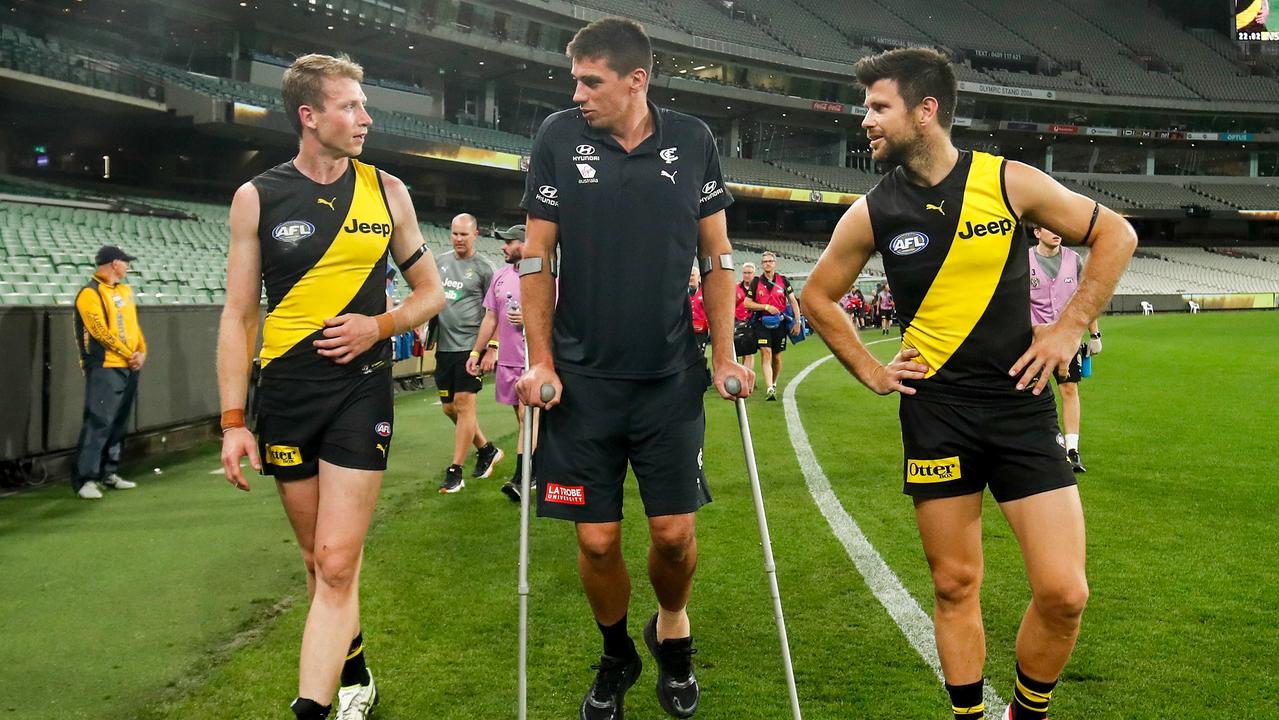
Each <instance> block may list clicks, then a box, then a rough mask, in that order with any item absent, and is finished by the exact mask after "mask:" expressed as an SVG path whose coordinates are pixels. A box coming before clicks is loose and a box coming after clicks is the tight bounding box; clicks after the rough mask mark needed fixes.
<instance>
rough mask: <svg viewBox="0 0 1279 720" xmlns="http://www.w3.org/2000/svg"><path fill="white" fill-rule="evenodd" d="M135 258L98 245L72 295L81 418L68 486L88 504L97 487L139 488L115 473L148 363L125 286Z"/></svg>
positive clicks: (129, 290) (97, 496)
mask: <svg viewBox="0 0 1279 720" xmlns="http://www.w3.org/2000/svg"><path fill="white" fill-rule="evenodd" d="M134 259H135V258H134V257H133V256H132V255H129V254H128V253H126V252H125V251H123V250H121V249H120V248H118V247H115V246H114V245H104V246H102V247H101V248H100V249H99V250H98V254H97V256H96V257H95V258H94V262H95V263H96V264H97V266H98V269H97V271H96V272H95V273H94V274H93V277H92V278H91V279H90V280H89V282H88V283H86V284H85V286H84V287H83V288H81V289H80V292H79V293H78V294H77V295H76V301H75V306H76V316H75V326H76V327H75V329H76V339H77V340H78V341H79V345H80V369H81V370H82V371H84V419H83V420H82V421H81V424H80V439H79V441H78V443H77V446H76V466H75V475H73V476H72V478H71V487H72V489H73V490H75V491H76V494H77V495H79V496H80V497H82V498H85V499H86V500H98V499H101V498H102V490H100V489H99V487H98V486H99V485H105V486H106V487H109V488H114V489H116V490H127V489H129V488H135V487H137V486H138V485H137V483H133V482H129V481H128V480H125V479H124V478H122V477H120V476H119V475H117V474H116V470H117V469H119V467H120V452H121V450H122V449H123V446H124V436H125V434H126V432H127V429H128V426H129V412H130V411H131V410H132V409H133V399H134V397H135V396H136V395H137V394H138V373H139V372H140V371H141V370H142V366H143V365H144V364H145V363H146V361H147V341H146V338H145V337H143V336H142V326H140V325H139V324H138V307H137V305H136V304H135V303H134V302H133V289H132V288H130V287H129V286H128V285H125V284H124V278H125V276H126V275H128V273H129V263H131V262H133V260H134Z"/></svg>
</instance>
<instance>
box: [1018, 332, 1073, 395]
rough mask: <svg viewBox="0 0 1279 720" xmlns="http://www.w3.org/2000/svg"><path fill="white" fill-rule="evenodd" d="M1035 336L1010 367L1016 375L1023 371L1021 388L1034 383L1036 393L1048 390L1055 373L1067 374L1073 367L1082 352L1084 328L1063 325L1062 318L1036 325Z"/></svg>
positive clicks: (1019, 387) (1019, 384) (1020, 381)
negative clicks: (1081, 342)
mask: <svg viewBox="0 0 1279 720" xmlns="http://www.w3.org/2000/svg"><path fill="white" fill-rule="evenodd" d="M1034 331H1035V339H1034V340H1033V341H1032V342H1031V343H1030V347H1029V348H1027V349H1026V352H1024V353H1022V355H1021V357H1020V358H1018V359H1017V362H1016V363H1014V364H1013V366H1012V367H1011V368H1010V369H1009V370H1008V374H1009V375H1010V376H1012V377H1016V376H1018V375H1021V377H1020V378H1019V379H1018V380H1017V389H1018V390H1025V389H1026V388H1028V387H1030V386H1031V385H1033V386H1034V389H1033V390H1031V392H1032V393H1033V394H1035V395H1038V394H1039V393H1041V392H1043V391H1044V388H1045V387H1047V386H1048V379H1049V378H1050V377H1051V376H1052V375H1059V376H1061V377H1065V376H1066V374H1067V373H1068V372H1069V371H1070V361H1071V360H1074V359H1075V354H1076V353H1078V352H1079V336H1080V335H1081V334H1082V332H1083V331H1082V329H1081V328H1078V327H1071V326H1068V325H1063V324H1062V323H1061V322H1060V321H1058V322H1055V323H1050V324H1048V325H1036V326H1035V328H1034Z"/></svg>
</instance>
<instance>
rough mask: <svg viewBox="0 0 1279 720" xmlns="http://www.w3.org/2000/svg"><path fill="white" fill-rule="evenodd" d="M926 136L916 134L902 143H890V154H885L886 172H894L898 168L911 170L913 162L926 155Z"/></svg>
mask: <svg viewBox="0 0 1279 720" xmlns="http://www.w3.org/2000/svg"><path fill="white" fill-rule="evenodd" d="M924 147H925V145H924V136H923V134H922V133H915V134H914V135H912V136H911V137H910V139H908V140H906V141H905V142H902V143H893V142H890V143H888V152H886V153H885V154H884V159H883V160H882V161H881V162H883V163H884V169H885V170H889V171H890V170H892V169H893V168H897V167H905V168H906V169H910V164H911V161H912V160H914V159H915V158H917V157H921V156H922V155H923V154H924V153H925V150H924Z"/></svg>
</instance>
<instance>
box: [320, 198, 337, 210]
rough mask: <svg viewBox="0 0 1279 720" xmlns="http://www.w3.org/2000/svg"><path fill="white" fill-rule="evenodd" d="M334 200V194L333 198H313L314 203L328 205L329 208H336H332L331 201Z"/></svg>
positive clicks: (335, 199)
mask: <svg viewBox="0 0 1279 720" xmlns="http://www.w3.org/2000/svg"><path fill="white" fill-rule="evenodd" d="M336 201H337V197H336V196H334V198H333V199H332V200H325V199H324V198H316V199H315V203H316V204H317V205H328V206H329V209H330V210H336V208H334V207H333V203H334V202H336Z"/></svg>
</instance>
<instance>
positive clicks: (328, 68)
mask: <svg viewBox="0 0 1279 720" xmlns="http://www.w3.org/2000/svg"><path fill="white" fill-rule="evenodd" d="M326 77H344V78H350V79H352V80H354V81H356V82H364V68H362V67H360V65H359V63H357V62H355V61H354V60H352V59H351V56H350V55H347V54H346V53H342V54H341V55H338V56H337V57H333V56H332V55H320V54H318V53H311V54H310V55H303V56H302V57H300V58H298V59H297V60H294V61H293V64H292V65H290V66H289V69H288V70H285V71H284V83H283V88H282V90H283V95H284V112H285V114H286V115H288V116H289V124H291V125H292V126H293V129H294V131H296V132H297V134H298V137H301V136H302V119H301V118H299V117H298V108H300V107H302V106H303V105H307V106H310V107H313V108H316V109H317V110H323V109H324V78H326Z"/></svg>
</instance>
